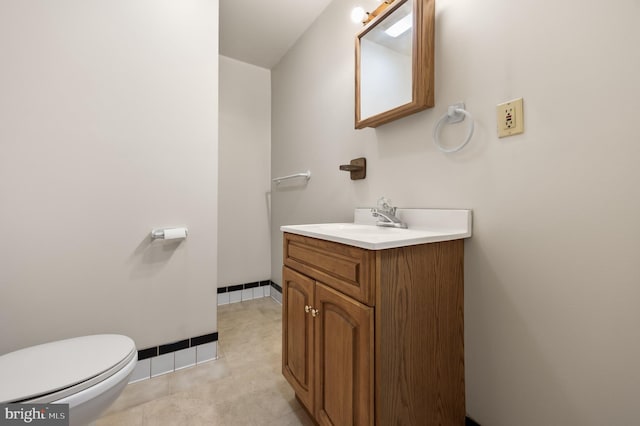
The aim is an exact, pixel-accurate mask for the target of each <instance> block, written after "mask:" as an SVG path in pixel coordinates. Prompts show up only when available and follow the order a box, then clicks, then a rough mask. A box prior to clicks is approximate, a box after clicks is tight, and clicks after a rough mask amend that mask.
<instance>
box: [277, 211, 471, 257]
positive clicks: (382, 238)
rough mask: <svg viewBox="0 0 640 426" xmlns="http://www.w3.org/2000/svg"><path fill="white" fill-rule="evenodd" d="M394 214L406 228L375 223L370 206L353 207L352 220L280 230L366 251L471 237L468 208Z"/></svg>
mask: <svg viewBox="0 0 640 426" xmlns="http://www.w3.org/2000/svg"><path fill="white" fill-rule="evenodd" d="M397 216H398V218H400V219H401V220H403V221H404V222H406V223H407V225H408V229H401V228H389V227H382V226H376V224H375V223H376V219H375V218H373V216H371V213H370V210H369V209H356V211H355V214H354V223H317V224H309V225H287V226H282V227H281V228H280V230H282V231H283V232H289V233H292V234H298V235H304V236H307V237H313V238H319V239H322V240H328V241H333V242H337V243H343V244H348V245H351V246H355V247H361V248H365V249H369V250H382V249H388V248H396V247H405V246H410V245H416V244H425V243H434V242H439V241H448V240H456V239H460V238H468V237H470V236H471V210H442V209H398V211H397Z"/></svg>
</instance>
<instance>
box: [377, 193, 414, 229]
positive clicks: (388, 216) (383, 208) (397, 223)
mask: <svg viewBox="0 0 640 426" xmlns="http://www.w3.org/2000/svg"><path fill="white" fill-rule="evenodd" d="M371 215H372V216H373V217H377V218H378V221H377V222H376V225H378V226H388V227H391V228H406V227H407V224H406V223H404V222H403V221H401V220H400V219H398V218H397V217H396V208H395V207H392V206H391V200H387V199H386V198H384V197H380V199H379V200H378V207H377V208H373V209H371Z"/></svg>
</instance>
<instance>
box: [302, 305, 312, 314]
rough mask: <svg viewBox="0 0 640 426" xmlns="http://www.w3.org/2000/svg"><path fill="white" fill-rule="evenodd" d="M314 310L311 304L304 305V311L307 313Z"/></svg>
mask: <svg viewBox="0 0 640 426" xmlns="http://www.w3.org/2000/svg"><path fill="white" fill-rule="evenodd" d="M312 310H313V309H311V306H309V305H304V311H305V312H306V313H309V312H311V311H312Z"/></svg>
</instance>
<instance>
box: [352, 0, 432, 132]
mask: <svg viewBox="0 0 640 426" xmlns="http://www.w3.org/2000/svg"><path fill="white" fill-rule="evenodd" d="M433 3H434V2H433V0H395V1H394V2H393V3H391V5H390V6H389V7H388V9H387V10H385V11H384V12H383V13H382V14H381V15H380V16H378V17H377V18H376V19H375V20H373V21H372V22H371V23H370V24H368V25H367V26H366V27H365V28H364V29H363V30H362V31H361V32H360V34H358V36H357V38H356V128H359V129H360V128H364V127H377V126H379V125H380V124H384V123H387V122H389V121H392V120H395V119H398V118H400V117H404V116H406V115H408V114H411V113H414V112H417V111H420V110H422V109H425V108H428V107H430V106H433V11H431V13H430V14H429V7H428V5H429V4H431V5H432V6H433ZM425 6H426V7H425ZM429 15H430V19H429Z"/></svg>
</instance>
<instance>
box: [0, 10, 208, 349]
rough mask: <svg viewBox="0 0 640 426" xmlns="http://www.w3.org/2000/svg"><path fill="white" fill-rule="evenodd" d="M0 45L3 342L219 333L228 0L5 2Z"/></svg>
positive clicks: (150, 340) (152, 339) (144, 342)
mask: <svg viewBox="0 0 640 426" xmlns="http://www.w3.org/2000/svg"><path fill="white" fill-rule="evenodd" d="M0 52H2V66H0V93H2V95H1V96H0V203H1V207H0V230H1V233H2V244H1V245H0V265H1V267H0V288H1V289H2V296H1V297H0V336H1V339H0V353H4V352H7V351H10V350H14V349H17V348H20V347H24V346H28V345H32V344H37V343H42V342H45V341H50V340H56V339H61V338H66V337H71V336H78V335H83V334H90V333H123V334H127V335H129V336H131V337H132V338H133V339H134V340H135V341H136V343H137V345H138V347H139V348H144V347H148V346H154V345H157V344H162V343H169V342H173V341H176V340H179V339H183V338H186V337H190V336H198V335H201V334H205V333H210V332H212V331H215V330H216V329H217V324H216V275H217V265H216V261H217V253H216V247H217V163H218V158H217V156H218V128H217V127H218V126H217V121H218V118H217V117H218V78H217V75H218V1H217V0H214V1H200V0H185V1H180V2H157V1H155V0H138V1H135V2H132V1H129V0H112V1H95V0H90V1H85V0H58V1H55V2H49V1H44V0H35V1H29V2H24V1H21V0H5V1H3V2H2V3H1V4H0ZM175 225H178V226H180V225H186V226H188V227H189V231H190V233H189V238H188V239H187V240H186V241H183V242H182V243H173V242H153V243H151V242H150V240H149V237H148V235H149V232H150V231H151V229H152V228H153V227H161V226H175Z"/></svg>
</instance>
